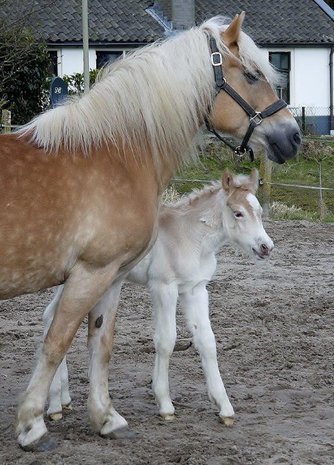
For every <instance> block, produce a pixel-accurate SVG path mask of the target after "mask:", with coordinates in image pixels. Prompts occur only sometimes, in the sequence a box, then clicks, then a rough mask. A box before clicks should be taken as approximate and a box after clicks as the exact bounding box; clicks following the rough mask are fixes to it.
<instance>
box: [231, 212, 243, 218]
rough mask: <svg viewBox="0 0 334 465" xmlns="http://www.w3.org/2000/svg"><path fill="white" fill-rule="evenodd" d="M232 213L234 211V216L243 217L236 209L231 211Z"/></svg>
mask: <svg viewBox="0 0 334 465" xmlns="http://www.w3.org/2000/svg"><path fill="white" fill-rule="evenodd" d="M233 213H234V216H235V217H236V218H243V217H244V215H243V214H242V213H241V212H238V211H236V212H233Z"/></svg>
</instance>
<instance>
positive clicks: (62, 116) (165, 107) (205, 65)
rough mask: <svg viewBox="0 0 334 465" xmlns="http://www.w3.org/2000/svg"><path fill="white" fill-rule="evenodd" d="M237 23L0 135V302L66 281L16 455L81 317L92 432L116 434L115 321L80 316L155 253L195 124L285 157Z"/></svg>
mask: <svg viewBox="0 0 334 465" xmlns="http://www.w3.org/2000/svg"><path fill="white" fill-rule="evenodd" d="M243 18H244V14H241V15H239V16H236V17H235V18H234V20H233V21H232V22H231V24H230V25H229V26H226V25H225V26H224V25H223V22H222V20H221V19H219V18H214V19H212V20H209V21H207V22H205V23H204V24H202V25H201V26H199V27H196V28H193V29H191V30H189V31H185V32H182V33H181V34H179V35H175V36H173V37H171V38H169V39H167V40H166V41H164V42H158V43H156V44H154V45H151V46H148V47H147V48H143V49H141V50H139V51H137V52H135V53H133V54H131V55H130V56H128V57H126V58H125V59H124V60H120V61H119V62H118V63H116V64H115V66H112V67H111V68H110V69H107V70H106V71H105V73H104V75H103V76H102V78H101V80H100V81H99V82H97V84H96V85H95V86H94V87H93V88H92V89H91V91H90V92H89V93H87V94H86V95H84V96H82V97H81V98H80V99H78V100H74V101H69V102H68V103H67V104H65V105H63V106H59V107H57V108H55V109H53V110H50V111H47V112H46V113H44V114H42V115H40V116H38V117H37V118H36V119H34V120H33V121H32V122H31V123H29V124H27V125H26V126H25V127H24V128H23V129H22V130H20V131H19V133H15V134H10V135H3V136H1V143H0V165H1V172H0V202H1V204H0V206H1V220H0V231H1V234H0V254H1V267H0V297H1V298H4V299H6V298H10V297H13V296H16V295H19V294H23V293H28V292H35V291H37V290H38V289H42V288H47V287H51V286H55V285H58V284H63V283H64V289H63V292H62V295H61V298H60V301H59V305H58V308H57V311H56V314H55V318H54V320H53V322H52V325H51V327H50V329H49V331H48V334H47V336H46V338H45V341H44V344H43V348H42V351H41V354H40V356H39V359H38V361H37V364H36V367H35V370H34V372H33V374H32V377H31V379H30V382H29V384H28V387H27V389H26V392H25V394H24V396H23V397H22V401H21V403H20V406H19V409H18V421H17V432H18V442H19V444H20V446H21V447H23V448H24V449H32V448H37V449H38V448H42V447H47V442H46V443H45V444H43V442H44V441H47V438H45V437H44V436H45V434H46V432H47V429H46V426H45V423H44V420H43V409H44V405H45V401H46V399H47V395H48V390H49V387H50V383H51V380H52V378H53V376H54V374H55V372H56V369H57V367H58V365H59V364H60V362H61V360H62V359H63V357H64V355H65V353H66V351H67V349H68V347H69V346H70V344H71V341H72V339H73V337H74V335H75V333H76V331H77V329H78V327H79V325H80V324H81V322H82V320H83V319H84V317H85V315H87V314H88V313H89V336H88V339H89V343H88V346H89V352H90V369H89V377H90V391H89V398H88V406H89V416H90V420H91V422H92V424H93V425H94V427H95V428H96V429H97V431H99V433H100V434H101V435H104V436H107V435H113V436H117V435H123V434H125V433H124V428H125V427H126V425H127V422H126V420H125V419H124V418H122V417H121V415H119V414H118V413H117V412H116V411H115V410H114V408H113V406H112V402H111V399H110V396H109V392H108V361H109V358H110V353H111V348H112V341H113V331H112V329H113V326H114V319H115V312H113V309H110V308H109V309H108V310H107V311H105V313H104V314H103V315H102V317H101V313H99V312H96V311H95V310H94V311H90V310H91V309H92V308H93V307H94V306H95V305H96V303H97V302H98V301H100V299H101V298H102V297H103V299H108V292H109V291H108V292H107V294H106V291H107V290H108V289H110V286H111V284H112V283H114V285H115V287H117V286H119V285H120V282H121V280H122V276H123V275H124V273H126V272H127V271H129V269H130V268H131V267H133V266H134V265H135V264H136V262H137V261H138V260H139V259H140V258H142V257H143V256H144V254H145V253H146V252H147V251H148V249H149V248H150V246H151V245H152V244H153V242H154V240H155V234H156V218H157V213H158V208H159V199H160V195H161V193H162V191H163V189H164V188H165V186H166V184H167V183H168V181H169V180H170V178H171V176H172V175H173V173H174V172H175V171H176V169H177V168H178V167H179V166H180V164H181V163H182V162H185V161H187V160H188V161H189V160H190V159H191V153H193V150H192V149H193V148H194V146H195V145H196V140H197V137H196V136H197V134H198V132H199V130H200V128H201V127H203V126H204V122H205V120H209V122H210V124H211V126H212V127H214V128H215V129H217V130H222V131H224V132H227V133H230V134H232V135H234V136H237V137H241V136H242V135H243V134H244V133H246V132H248V131H247V129H248V128H250V127H252V128H253V129H254V128H255V129H254V132H253V133H252V137H251V139H250V141H251V143H252V144H257V145H258V146H262V147H264V148H265V149H266V150H267V153H268V156H269V157H270V158H271V159H272V160H275V161H277V162H283V161H284V160H285V159H288V158H291V157H293V156H294V155H295V154H296V152H297V149H298V146H299V143H300V137H299V130H298V126H297V124H296V122H295V120H294V118H293V116H292V115H291V113H290V111H289V110H288V109H286V108H284V104H282V102H281V101H278V100H277V96H276V94H275V92H274V90H273V83H274V81H275V79H276V77H277V74H276V72H275V71H274V70H273V68H272V67H271V66H270V64H269V63H268V61H267V59H266V58H265V56H264V54H263V53H262V52H261V51H260V50H259V49H258V48H257V47H256V46H255V44H254V43H253V42H252V40H251V39H250V38H249V37H248V36H247V35H246V34H244V33H243V32H241V25H242V22H243ZM211 39H214V42H215V47H217V49H218V52H217V51H216V50H215V48H214V51H212V47H211V45H210V44H211V43H212V40H211ZM213 70H214V71H215V72H214V71H213ZM218 71H220V73H218V74H219V76H218V75H217V72H218ZM222 71H223V72H224V78H223V79H221V74H222ZM227 83H228V86H227ZM231 88H234V94H235V95H234V94H233V96H231ZM218 91H219V92H218ZM217 92H218V93H217ZM236 95H237V96H238V97H239V98H238V99H237V100H236V99H235V97H236ZM246 100H247V102H248V103H246ZM246 105H247V107H246ZM253 108H255V109H256V111H255V110H254V113H255V115H254V116H251V121H250V120H249V118H248V115H249V111H247V110H249V109H251V110H252V109H253ZM263 118H264V119H263ZM262 119H263V121H262ZM261 121H262V124H259V123H261ZM254 124H257V126H256V127H255V126H254ZM95 308H96V307H95ZM97 317H99V320H98V324H96V320H97ZM97 379H98V380H99V382H98V383H96V382H95V380H97ZM40 440H41V441H42V442H40Z"/></svg>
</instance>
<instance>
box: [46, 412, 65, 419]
mask: <svg viewBox="0 0 334 465" xmlns="http://www.w3.org/2000/svg"><path fill="white" fill-rule="evenodd" d="M48 417H49V420H51V421H59V420H61V419H62V418H63V414H62V413H61V412H55V413H49V415H48Z"/></svg>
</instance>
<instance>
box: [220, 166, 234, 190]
mask: <svg viewBox="0 0 334 465" xmlns="http://www.w3.org/2000/svg"><path fill="white" fill-rule="evenodd" d="M233 185H234V180H233V174H232V173H231V172H230V171H229V170H225V171H224V173H223V177H222V186H223V189H224V191H225V192H226V193H229V191H230V189H231V187H233Z"/></svg>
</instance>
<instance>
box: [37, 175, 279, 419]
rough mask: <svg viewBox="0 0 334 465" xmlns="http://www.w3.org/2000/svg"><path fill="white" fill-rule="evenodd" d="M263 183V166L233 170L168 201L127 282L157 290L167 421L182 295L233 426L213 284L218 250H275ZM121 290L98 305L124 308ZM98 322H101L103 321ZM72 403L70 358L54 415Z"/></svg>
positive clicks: (161, 397) (160, 383) (211, 387)
mask: <svg viewBox="0 0 334 465" xmlns="http://www.w3.org/2000/svg"><path fill="white" fill-rule="evenodd" d="M257 186H258V173H257V171H256V170H253V171H252V173H251V175H250V176H244V175H233V174H231V173H230V172H229V171H225V172H224V174H223V178H222V184H221V183H219V182H217V183H214V184H212V185H211V186H207V187H205V188H204V189H202V190H201V191H195V192H193V193H191V194H190V195H189V196H187V197H184V198H182V199H181V200H180V201H178V202H176V203H174V204H168V205H167V204H166V205H162V206H161V210H160V214H159V230H158V236H157V240H156V242H155V244H154V246H153V248H152V249H151V251H150V252H149V253H148V254H147V255H146V257H145V258H144V259H143V260H141V261H140V262H139V263H138V264H137V265H136V266H135V268H133V269H132V270H131V271H130V273H129V274H128V275H127V277H126V280H127V281H130V282H134V283H139V284H144V285H146V286H147V287H148V289H149V291H150V294H151V298H152V302H153V309H154V316H155V336H154V342H155V349H156V357H155V364H154V371H153V383H152V387H153V391H154V394H155V397H156V400H157V402H158V405H159V413H160V415H161V416H162V417H163V418H165V419H166V420H171V419H173V418H174V411H175V409H174V406H173V403H172V400H171V397H170V393H169V382H168V368H169V358H170V356H171V354H172V352H173V348H174V345H175V341H176V317H175V313H176V304H177V300H178V298H179V301H180V307H181V309H182V311H183V313H184V315H185V318H186V322H187V326H188V328H189V330H190V331H191V333H192V336H193V342H194V344H195V347H196V348H197V350H198V352H199V353H200V356H201V360H202V366H203V370H204V374H205V378H206V382H207V388H208V394H209V397H210V399H211V400H212V401H213V402H214V403H215V404H216V405H217V407H218V409H219V417H220V419H221V421H222V422H223V423H225V424H227V425H229V424H232V423H233V417H234V411H233V407H232V405H231V403H230V401H229V398H228V396H227V394H226V391H225V387H224V383H223V381H222V378H221V375H220V372H219V368H218V362H217V352H216V342H215V337H214V334H213V331H212V329H211V324H210V319H209V303H208V292H207V289H206V286H207V284H208V282H209V281H210V280H211V279H212V276H213V274H214V272H215V270H216V264H217V260H216V254H217V252H219V251H220V249H221V248H222V246H223V245H224V244H232V245H237V246H238V247H239V248H240V249H242V250H243V251H245V252H246V253H248V254H249V255H250V256H255V257H256V258H262V259H263V258H266V257H268V256H269V254H270V252H271V250H272V248H273V242H272V240H271V239H270V237H269V236H268V234H267V233H266V231H265V230H264V227H263V224H262V219H261V214H262V208H261V206H260V204H259V202H258V200H257V198H256V196H255V193H256V190H257ZM61 291H62V289H61V287H60V289H59V290H58V292H57V294H56V296H55V298H54V299H53V301H52V302H51V303H50V304H49V306H48V307H47V309H46V311H45V313H44V322H45V325H46V331H47V329H48V327H49V325H50V324H51V321H52V318H53V314H54V311H55V309H56V308H57V305H58V300H59V298H60V296H61ZM119 291H120V287H117V289H111V290H110V292H109V293H108V294H107V295H106V296H105V297H104V299H102V301H101V302H100V303H99V304H98V305H100V306H101V308H103V307H104V306H105V305H112V307H113V308H116V307H117V305H118V300H119ZM95 314H98V312H95ZM101 314H103V313H102V312H101ZM96 323H97V325H98V324H100V322H98V319H97V320H96ZM70 404H71V398H70V394H69V389H68V372H67V366H66V360H65V359H64V360H63V362H62V364H61V365H60V367H59V369H58V371H57V373H56V375H55V378H54V380H53V383H52V385H51V389H50V395H49V408H48V415H49V416H50V418H52V419H60V418H61V417H62V409H63V408H69V407H70Z"/></svg>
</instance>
